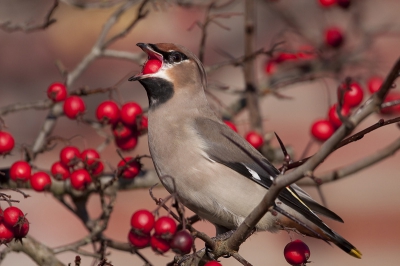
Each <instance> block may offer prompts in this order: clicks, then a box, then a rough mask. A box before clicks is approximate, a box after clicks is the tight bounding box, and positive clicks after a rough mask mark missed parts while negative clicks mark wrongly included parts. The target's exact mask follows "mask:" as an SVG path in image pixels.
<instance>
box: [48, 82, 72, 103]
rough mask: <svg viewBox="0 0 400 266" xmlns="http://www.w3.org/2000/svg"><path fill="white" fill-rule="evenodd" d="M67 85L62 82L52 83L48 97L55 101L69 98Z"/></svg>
mask: <svg viewBox="0 0 400 266" xmlns="http://www.w3.org/2000/svg"><path fill="white" fill-rule="evenodd" d="M67 95H68V92H67V87H65V85H64V84H62V83H60V82H55V83H52V84H50V86H49V88H48V89H47V97H49V99H50V100H52V101H53V102H61V101H64V100H65V99H66V98H67Z"/></svg>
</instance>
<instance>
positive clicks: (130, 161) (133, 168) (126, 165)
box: [118, 157, 140, 179]
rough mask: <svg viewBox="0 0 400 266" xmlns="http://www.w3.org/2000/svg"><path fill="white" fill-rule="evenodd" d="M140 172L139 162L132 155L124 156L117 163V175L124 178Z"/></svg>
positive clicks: (132, 176) (134, 175)
mask: <svg viewBox="0 0 400 266" xmlns="http://www.w3.org/2000/svg"><path fill="white" fill-rule="evenodd" d="M139 172H140V163H139V162H138V161H137V160H135V159H134V158H133V157H125V158H124V159H123V160H121V161H120V162H119V163H118V176H122V177H123V178H126V179H132V178H135V177H136V176H137V175H138V174H139Z"/></svg>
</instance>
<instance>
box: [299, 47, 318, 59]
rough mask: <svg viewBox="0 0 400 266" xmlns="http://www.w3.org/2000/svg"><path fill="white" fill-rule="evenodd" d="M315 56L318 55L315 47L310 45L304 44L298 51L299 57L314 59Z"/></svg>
mask: <svg viewBox="0 0 400 266" xmlns="http://www.w3.org/2000/svg"><path fill="white" fill-rule="evenodd" d="M315 56H316V53H315V49H314V48H313V47H312V46H309V45H303V46H301V47H300V48H299V50H298V51H297V58H299V59H303V60H308V59H314V58H315Z"/></svg>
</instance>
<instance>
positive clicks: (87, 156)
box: [80, 149, 100, 166]
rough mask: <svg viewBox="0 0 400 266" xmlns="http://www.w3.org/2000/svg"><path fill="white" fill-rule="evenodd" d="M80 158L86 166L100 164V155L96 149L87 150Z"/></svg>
mask: <svg viewBox="0 0 400 266" xmlns="http://www.w3.org/2000/svg"><path fill="white" fill-rule="evenodd" d="M80 157H81V159H82V161H83V163H84V164H85V165H86V166H92V165H93V164H95V163H97V162H99V160H98V159H100V154H99V153H98V152H97V151H96V150H95V149H86V150H84V151H83V152H82V153H81V155H80Z"/></svg>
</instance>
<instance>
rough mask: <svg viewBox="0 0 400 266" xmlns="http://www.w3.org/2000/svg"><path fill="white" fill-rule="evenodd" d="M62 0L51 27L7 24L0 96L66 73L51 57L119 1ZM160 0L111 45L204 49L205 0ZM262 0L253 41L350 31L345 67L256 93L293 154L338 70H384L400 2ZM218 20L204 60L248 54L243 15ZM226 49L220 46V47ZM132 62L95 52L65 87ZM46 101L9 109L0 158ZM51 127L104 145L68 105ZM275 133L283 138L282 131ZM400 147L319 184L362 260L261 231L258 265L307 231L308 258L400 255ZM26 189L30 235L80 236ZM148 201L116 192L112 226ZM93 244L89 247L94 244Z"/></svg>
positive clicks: (69, 58) (380, 259) (92, 34)
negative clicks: (98, 4) (346, 4)
mask: <svg viewBox="0 0 400 266" xmlns="http://www.w3.org/2000/svg"><path fill="white" fill-rule="evenodd" d="M65 2H68V1H65ZM65 2H61V3H60V5H59V7H58V8H57V9H56V11H55V13H54V15H53V17H54V18H55V19H57V22H56V23H55V24H53V25H51V26H50V27H49V28H48V29H46V30H41V31H37V32H32V33H28V34H27V33H24V32H12V33H9V32H6V31H3V30H0V107H4V106H7V105H10V104H14V103H26V102H32V101H38V100H41V99H45V98H46V90H47V87H48V86H49V84H51V83H53V82H56V81H61V82H62V81H63V78H62V75H61V74H60V72H59V70H58V68H57V67H56V61H59V62H62V64H63V65H64V66H65V67H66V69H67V70H72V69H74V67H76V65H77V64H78V63H79V62H80V61H81V60H82V59H83V57H84V56H85V55H86V54H87V53H89V51H90V49H91V47H92V46H93V45H94V43H95V41H96V39H97V37H98V36H99V33H100V32H101V30H102V26H103V24H104V23H105V21H106V20H107V19H108V18H109V16H110V15H111V14H112V13H113V12H114V11H115V10H116V8H117V7H118V6H114V7H111V8H93V9H87V8H78V7H76V6H74V5H69V4H66V3H65ZM71 2H72V1H71ZM80 2H82V3H88V2H95V1H80ZM103 2H104V1H103ZM186 2H187V1H186ZM197 2H199V1H197ZM200 2H201V1H200ZM204 2H206V1H204ZM75 3H76V2H75ZM105 3H106V2H105ZM160 3H161V2H159V5H154V6H151V5H150V8H149V9H150V13H149V15H148V17H147V18H146V19H144V20H142V21H140V22H139V23H138V24H137V26H136V27H134V28H133V30H132V31H131V32H130V33H129V34H128V35H127V36H126V37H125V38H122V39H121V40H119V41H117V42H116V43H115V44H113V45H112V47H111V48H113V49H115V50H121V51H129V52H133V53H140V52H141V51H140V49H139V48H138V47H136V46H135V44H136V43H138V42H150V43H157V42H174V43H179V44H182V45H184V46H186V47H188V48H189V49H191V50H192V51H194V52H195V53H197V52H198V49H199V43H200V37H201V31H200V29H199V28H198V27H192V29H191V30H188V29H189V28H190V27H191V26H192V25H193V23H195V22H196V21H198V20H200V21H202V20H203V19H204V15H205V14H204V9H201V8H185V7H182V6H177V5H175V4H174V3H173V1H166V2H162V4H160ZM51 5H52V1H47V0H36V1H31V0H14V1H10V0H0V22H4V21H10V22H11V23H12V24H18V23H24V22H27V21H28V22H30V23H41V22H42V21H43V18H44V17H45V15H46V12H47V11H48V9H49V8H50V6H51ZM256 5H257V14H256V18H257V41H256V48H265V49H269V48H271V47H272V46H273V45H274V44H275V43H277V42H279V41H282V40H284V41H285V43H283V45H282V47H283V49H287V50H293V49H296V48H297V47H299V46H300V45H302V44H307V45H311V46H313V47H321V46H322V45H323V38H324V37H323V32H324V29H325V28H326V27H328V26H332V25H335V26H338V27H340V28H341V29H343V31H344V33H345V37H346V39H345V40H346V41H345V43H344V45H343V47H341V48H340V49H341V51H339V52H338V51H334V52H332V54H333V55H332V56H342V57H343V55H346V54H350V55H352V57H351V60H352V61H351V64H350V67H348V68H345V69H342V71H341V72H340V73H336V74H335V75H334V77H332V76H329V75H326V76H323V77H321V78H318V79H316V80H313V81H308V82H301V83H295V84H290V85H289V86H285V87H282V88H280V89H279V92H280V93H281V94H283V95H285V96H289V97H290V98H289V97H284V98H283V99H282V97H274V96H271V95H268V97H263V98H262V99H261V100H260V107H261V110H262V117H263V129H264V130H265V132H271V131H275V132H277V133H278V134H279V136H280V137H281V139H282V140H283V141H284V143H285V144H288V145H290V146H291V147H292V148H293V150H294V152H295V155H297V156H300V154H301V153H302V151H303V150H304V148H305V146H306V145H307V143H308V142H309V139H310V133H309V131H310V125H311V124H312V122H313V121H314V120H316V119H318V118H324V117H325V116H326V113H327V110H328V108H329V106H330V105H331V104H332V103H334V102H335V100H336V96H335V89H336V87H337V85H338V80H337V79H342V80H343V79H344V77H346V76H352V77H354V78H355V79H356V80H358V81H359V82H360V84H362V86H363V87H364V89H365V91H366V85H365V84H366V81H367V79H368V78H369V76H371V75H374V74H378V75H381V76H383V77H384V76H386V74H387V73H388V71H389V69H390V67H391V66H392V65H393V63H394V62H395V61H396V60H397V58H398V57H399V55H400V38H399V34H400V18H399V16H398V10H400V2H399V1H396V0H381V1H374V0H363V1H361V0H359V1H357V0H354V5H352V6H351V7H350V8H349V9H347V10H343V9H341V8H337V7H334V8H330V9H327V8H322V7H321V6H320V4H319V3H318V1H317V0H315V1H314V0H280V1H278V0H276V1H261V0H260V1H256ZM156 7H157V8H156ZM136 12H137V7H134V8H132V9H130V10H128V11H127V12H126V13H125V14H124V15H123V16H122V17H121V19H120V21H119V23H118V24H117V25H116V26H115V27H114V28H113V29H112V31H111V32H112V33H116V32H118V31H120V30H122V29H123V28H124V26H125V25H127V24H128V23H129V22H130V20H131V19H132V17H134V16H136ZM218 12H244V1H236V2H235V3H234V4H232V5H230V6H229V7H228V8H226V9H223V10H219V11H218ZM282 14H284V15H282ZM218 21H219V22H220V23H222V24H223V25H225V26H226V27H228V28H229V30H225V29H222V28H221V27H219V26H218V25H216V24H211V25H210V27H209V28H208V36H207V37H208V38H207V44H206V53H205V65H212V64H215V63H218V62H222V61H226V60H227V59H229V58H227V56H226V54H229V55H231V56H234V57H239V56H241V55H243V51H244V38H243V37H244V26H243V16H233V17H231V18H228V19H220V20H218ZM290 23H293V24H294V25H296V27H297V28H298V29H302V34H303V37H301V38H300V37H298V32H296V30H293V29H291V28H290V27H289V26H288V25H290ZM221 50H223V51H224V52H225V54H222V53H221V52H219V51H221ZM360 50H361V51H360ZM335 53H336V54H335ZM267 60H268V57H267V56H260V57H258V59H257V60H256V71H257V73H256V75H257V79H258V82H259V84H260V85H261V86H265V84H268V82H269V81H270V77H269V76H268V75H267V74H266V72H265V64H266V61H267ZM349 60H350V59H349ZM132 71H133V72H134V73H138V72H139V71H140V66H139V65H138V64H135V63H132V62H130V61H127V60H118V59H99V60H96V61H94V62H93V63H92V64H91V65H90V66H89V67H88V68H87V70H86V71H84V72H83V74H82V75H81V76H80V77H79V79H78V80H77V81H76V82H75V83H74V84H73V85H72V86H71V87H70V88H69V90H75V89H78V88H79V87H82V86H88V87H89V88H98V87H100V88H106V87H111V86H114V85H115V84H116V83H118V82H119V81H120V80H121V79H122V78H124V77H125V76H126V75H127V74H128V73H130V72H132ZM209 82H210V83H211V84H223V85H225V86H227V87H228V88H229V89H228V90H227V91H220V90H212V89H211V93H212V94H213V95H215V96H217V97H218V98H219V99H220V100H221V101H222V102H223V103H224V104H226V105H229V104H230V103H233V102H234V101H235V100H236V99H238V96H237V94H235V93H233V92H234V91H237V90H242V89H243V87H244V80H243V74H242V71H241V69H240V67H232V66H227V67H224V68H221V69H219V70H218V71H215V72H212V73H211V74H210V75H209ZM263 84H264V85H263ZM395 90H398V89H395ZM119 91H120V93H121V96H122V99H124V100H126V101H127V100H129V101H136V102H138V103H140V104H141V105H142V106H143V107H146V106H147V97H146V93H145V91H144V89H143V88H142V87H141V86H140V84H139V83H130V82H123V83H122V84H120V85H119ZM366 95H367V93H366ZM106 99H108V94H106V93H105V94H96V95H91V96H90V97H85V99H84V100H85V103H86V105H87V111H86V114H85V117H88V118H93V119H94V118H95V109H96V107H97V105H98V104H99V103H100V102H102V101H104V100H106ZM116 100H118V99H116ZM47 113H48V111H47V110H43V111H36V110H29V111H21V112H16V113H11V114H8V115H6V116H4V117H2V119H3V120H4V122H5V124H6V126H7V130H8V131H9V132H11V133H12V134H13V136H14V137H15V140H16V143H17V149H14V152H13V154H12V155H11V156H7V157H4V158H1V159H0V167H8V166H10V165H11V164H12V163H13V162H14V161H16V160H18V159H21V156H22V155H21V153H20V152H19V151H18V147H21V145H27V146H30V145H32V143H33V142H34V140H35V139H36V137H37V135H38V133H39V131H40V129H41V127H42V123H43V122H44V120H45V117H46V115H47ZM380 118H381V117H380V116H379V115H377V114H376V115H372V116H371V117H369V118H368V119H366V120H365V121H364V122H363V123H362V124H361V125H360V126H359V128H358V129H362V128H365V127H367V126H369V125H371V124H373V123H376V122H377V121H378V120H379V119H380ZM247 121H248V117H247V113H246V112H243V113H241V114H239V115H238V116H237V117H235V119H234V122H235V123H236V124H237V126H238V129H239V133H240V134H242V135H244V134H245V133H246V131H248V130H249V123H248V122H247ZM53 135H58V136H62V137H65V138H70V137H73V136H76V135H79V136H81V137H80V138H74V139H73V140H72V143H73V144H74V145H76V146H78V147H81V148H82V149H83V148H84V147H97V146H98V145H100V144H101V143H102V141H103V138H102V137H100V136H98V135H97V134H96V132H95V131H94V130H93V129H91V128H90V127H88V126H86V125H83V124H80V123H77V121H74V120H69V119H67V118H66V117H61V118H60V119H58V121H57V126H56V129H55V131H54V132H53ZM398 135H399V131H398V128H397V127H396V126H395V125H391V126H388V127H384V128H381V129H379V130H376V131H374V132H373V133H371V134H368V135H367V136H365V137H364V138H363V139H362V140H360V141H358V142H356V143H353V144H351V145H348V146H346V147H344V148H342V149H340V150H338V151H336V152H335V153H333V154H332V156H330V157H329V158H328V159H327V160H326V161H325V162H324V163H323V164H322V165H321V166H320V167H319V168H318V169H317V170H318V171H317V173H316V175H317V176H318V173H323V172H326V171H329V170H332V169H335V168H339V167H341V166H344V165H348V164H350V163H351V162H354V161H356V160H359V159H360V158H362V157H363V156H366V155H369V154H373V153H375V152H377V151H378V150H379V149H381V148H383V147H384V146H386V145H388V144H389V143H391V142H392V141H393V140H394V139H395V138H397V136H398ZM273 145H274V146H276V145H277V143H276V142H275V140H274V141H273ZM61 148H62V144H61V143H60V144H59V145H57V146H56V147H55V148H54V149H53V150H52V151H50V152H47V153H44V154H40V155H39V156H38V158H37V159H36V160H35V165H36V166H37V167H38V168H41V169H49V167H50V165H51V164H52V163H53V162H55V161H57V160H58V153H59V151H60V149H61ZM317 148H318V145H317V144H315V145H313V146H312V150H311V151H310V153H309V155H311V154H312V153H313V152H315V151H316V150H317ZM126 154H127V155H132V156H136V155H138V154H140V155H142V154H148V148H147V138H146V136H142V137H140V140H139V144H138V147H137V148H136V149H135V150H133V151H132V152H129V153H126ZM101 156H102V158H104V159H105V160H106V161H108V162H109V163H110V164H112V165H116V164H117V163H118V161H119V160H120V158H119V157H118V155H117V153H116V147H115V146H114V144H111V145H109V146H108V147H107V148H106V149H105V150H103V152H102V153H101ZM399 159H400V155H399V154H395V155H394V156H392V157H390V158H388V159H387V160H385V161H384V162H381V163H379V164H376V165H374V166H371V167H369V168H366V169H364V170H362V171H360V172H358V173H356V174H354V175H352V176H350V177H347V178H345V179H343V180H340V181H337V182H333V183H329V184H326V185H324V186H322V191H323V193H324V195H325V197H326V199H327V206H328V207H329V208H330V209H332V210H333V211H335V212H336V213H338V214H339V215H340V216H341V217H342V218H343V220H344V221H345V223H344V224H338V223H335V222H331V221H326V222H327V224H328V225H329V226H331V227H332V228H333V229H334V230H335V231H337V232H338V233H340V234H341V235H342V236H344V237H345V238H346V239H347V240H348V241H349V242H351V243H352V244H354V245H355V246H356V247H357V248H358V249H359V250H360V251H361V252H362V253H363V258H362V259H361V260H357V259H355V258H353V257H350V256H349V255H346V254H345V253H343V252H342V251H341V250H340V249H338V248H337V247H335V246H332V247H331V246H329V245H327V244H325V243H324V242H322V241H320V240H316V239H311V238H307V237H302V236H298V235H295V234H288V233H286V232H280V233H278V234H270V233H265V232H260V233H256V234H255V235H253V236H252V237H250V239H248V240H247V241H246V242H245V243H244V244H243V245H242V246H241V249H240V254H241V255H242V256H243V257H244V258H246V259H247V260H248V261H249V262H251V263H252V264H253V265H287V263H286V261H285V259H284V257H283V248H284V246H285V245H286V244H287V243H288V242H289V241H290V237H293V238H300V239H302V240H303V241H305V242H306V243H307V245H309V247H310V249H311V258H310V260H311V261H312V262H313V265H332V266H333V265H364V266H368V265H371V266H372V265H374V266H375V265H399V258H398V253H397V252H398V251H399V248H400V226H399V224H400V211H399V210H400V196H399V193H398V187H399V185H400V181H399V180H400V174H399V172H400V171H399V170H400V168H399V163H398V161H399ZM142 162H143V163H144V164H145V168H146V169H152V168H153V165H152V162H151V160H150V159H147V160H146V159H145V160H143V161H142ZM305 189H306V190H307V192H309V193H310V194H311V195H312V196H313V197H314V198H315V199H316V200H318V201H319V200H320V198H319V196H318V193H317V191H316V189H315V188H305ZM155 193H156V195H157V197H163V196H166V195H167V193H166V192H165V191H164V189H162V188H157V189H156V191H155ZM29 194H30V195H31V196H32V197H30V198H28V199H23V198H22V196H21V195H19V194H17V193H13V194H12V195H13V198H15V199H19V200H21V203H20V204H18V206H19V207H20V208H21V209H22V210H23V211H24V212H25V213H28V216H27V217H28V218H29V221H30V223H31V225H30V232H29V234H30V235H31V236H33V237H34V238H36V239H37V240H39V241H41V242H43V243H44V244H46V245H48V246H50V247H57V246H61V245H65V244H67V243H70V242H73V241H76V240H78V239H80V238H82V237H83V236H85V235H86V234H87V232H86V231H85V229H84V227H83V226H82V224H81V222H80V221H79V220H78V219H76V218H75V217H74V216H73V215H72V214H71V213H70V212H69V211H68V210H66V209H65V208H64V206H62V205H60V204H59V203H58V202H57V201H55V200H54V199H53V196H52V195H51V194H46V193H44V194H43V193H35V192H34V191H29ZM2 206H3V205H2ZM141 208H147V209H149V210H153V209H155V208H156V206H155V204H154V202H153V201H152V200H151V198H150V196H149V193H148V190H147V189H142V190H132V191H123V192H120V193H119V194H118V199H117V203H116V206H115V209H114V213H113V215H112V218H111V220H110V223H109V228H108V229H107V231H106V235H107V236H109V237H111V238H113V239H116V240H119V241H127V234H128V231H129V229H130V228H129V221H130V217H131V215H132V213H133V212H134V211H136V210H137V209H141ZM89 209H90V211H91V214H93V215H96V213H99V212H100V209H99V199H98V197H96V196H93V197H91V199H90V202H89ZM196 228H198V229H199V230H201V231H204V232H206V233H207V234H209V235H211V236H213V235H214V233H215V232H214V228H213V226H212V225H211V224H209V223H207V222H200V223H198V224H196ZM196 243H197V247H198V248H199V249H200V248H202V247H203V243H202V242H201V241H197V242H196ZM87 250H88V251H90V250H91V247H90V245H89V246H88V247H87ZM110 252H111V253H110V256H109V257H108V259H109V260H110V261H111V262H112V263H113V265H142V264H143V263H142V262H141V261H140V260H139V259H138V258H137V257H136V256H134V255H132V254H129V253H124V252H119V251H115V250H110ZM143 253H144V254H145V255H146V257H147V258H148V259H149V260H150V261H151V262H152V263H153V264H154V265H165V264H166V263H167V262H169V261H172V259H173V256H174V254H173V253H172V252H168V253H166V254H165V255H164V256H161V255H155V254H154V252H152V251H151V249H146V250H144V251H143ZM74 257H75V255H74V253H70V252H66V253H63V254H61V255H60V256H59V258H60V259H61V260H62V261H63V262H64V263H66V264H68V263H72V262H73V260H74ZM82 258H83V261H82V265H91V264H92V259H91V258H88V257H84V256H83V257H82ZM221 262H222V264H223V265H239V263H238V262H236V261H235V260H234V259H221ZM3 265H34V263H33V262H32V261H31V260H30V259H29V258H28V257H27V256H26V255H24V254H18V253H11V254H8V255H7V257H6V258H5V259H4V261H3Z"/></svg>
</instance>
